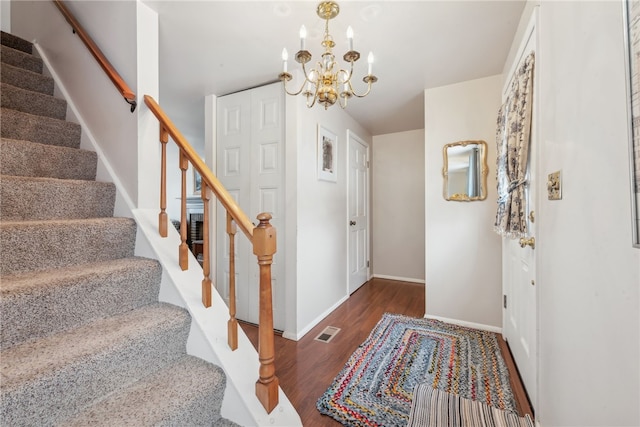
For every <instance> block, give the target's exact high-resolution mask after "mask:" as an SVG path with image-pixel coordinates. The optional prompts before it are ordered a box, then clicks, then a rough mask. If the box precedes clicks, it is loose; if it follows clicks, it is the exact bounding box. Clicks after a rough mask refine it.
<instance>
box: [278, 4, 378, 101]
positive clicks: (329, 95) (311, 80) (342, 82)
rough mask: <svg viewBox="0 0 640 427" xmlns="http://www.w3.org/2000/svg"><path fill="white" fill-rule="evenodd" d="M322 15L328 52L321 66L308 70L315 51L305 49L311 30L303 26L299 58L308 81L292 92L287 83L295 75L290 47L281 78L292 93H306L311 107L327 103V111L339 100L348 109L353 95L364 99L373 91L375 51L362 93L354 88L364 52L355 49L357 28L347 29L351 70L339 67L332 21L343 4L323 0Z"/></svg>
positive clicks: (319, 7) (346, 54) (284, 60)
mask: <svg viewBox="0 0 640 427" xmlns="http://www.w3.org/2000/svg"><path fill="white" fill-rule="evenodd" d="M316 12H317V14H318V16H319V17H320V18H322V19H324V20H325V21H326V22H325V29H324V38H323V40H322V43H321V45H322V47H324V53H323V54H322V57H321V60H320V61H318V63H317V68H312V69H311V70H309V71H307V68H306V64H307V63H308V62H309V61H311V52H309V51H308V50H306V49H305V39H306V37H307V30H306V28H305V27H304V25H303V26H302V27H301V28H300V50H299V51H298V52H297V53H296V56H295V60H296V61H297V62H298V63H299V64H300V65H301V66H302V72H303V73H304V81H303V82H302V86H300V90H298V91H297V92H289V90H288V89H287V82H288V81H289V80H291V79H292V78H293V76H292V75H291V74H290V73H289V72H287V60H288V57H289V55H288V53H287V50H286V49H283V50H282V62H283V71H282V73H280V75H279V78H280V80H282V83H283V86H284V90H285V92H286V93H288V94H289V95H293V96H295V95H299V94H301V93H302V94H303V95H304V96H306V97H307V107H309V108H311V107H313V106H314V105H315V103H316V102H318V103H320V104H322V105H324V109H325V110H326V109H327V108H329V107H330V106H332V105H333V104H335V103H336V101H338V104H340V107H342V108H345V107H346V106H347V101H348V100H349V98H351V97H352V96H355V97H357V98H364V97H365V96H367V95H368V94H369V92H371V85H372V84H373V83H375V82H377V81H378V78H377V77H376V76H374V75H373V74H371V67H372V65H373V54H372V53H371V52H369V56H368V63H369V71H368V73H367V75H366V76H364V78H363V79H362V80H363V81H364V82H365V83H366V84H367V90H366V91H365V92H364V93H362V94H358V93H356V92H355V91H354V89H353V86H352V84H351V78H352V77H353V64H354V63H355V62H356V61H357V60H358V59H360V52H358V51H356V50H353V30H352V29H351V27H349V28H348V29H347V39H348V41H349V51H348V52H347V53H345V54H344V56H343V58H344V60H345V62H348V63H349V70H348V71H347V70H345V69H341V68H339V66H338V64H337V63H336V61H335V56H334V55H333V51H332V49H333V47H334V46H335V45H336V44H335V42H334V41H333V37H331V34H329V20H330V19H333V18H335V17H336V16H337V15H338V13H339V12H340V7H339V6H338V4H337V3H335V2H333V1H323V2H321V3H320V4H319V5H318V8H317V10H316Z"/></svg>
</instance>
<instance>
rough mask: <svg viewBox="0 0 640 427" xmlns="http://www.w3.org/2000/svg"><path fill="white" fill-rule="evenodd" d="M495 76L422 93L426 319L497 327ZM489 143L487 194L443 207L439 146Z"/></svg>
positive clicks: (499, 272) (499, 282)
mask: <svg viewBox="0 0 640 427" xmlns="http://www.w3.org/2000/svg"><path fill="white" fill-rule="evenodd" d="M501 83H502V79H501V76H500V75H498V76H492V77H486V78H483V79H478V80H473V81H468V82H463V83H458V84H454V85H449V86H443V87H439V88H434V89H427V90H426V91H425V141H426V143H425V180H426V181H425V182H426V186H425V190H426V200H425V216H426V230H425V235H426V249H425V252H426V262H425V264H426V283H427V288H426V314H427V315H431V316H437V317H442V318H447V319H453V320H457V321H463V322H470V323H476V324H479V325H485V326H490V327H494V328H500V327H501V325H502V312H501V307H502V306H501V302H502V298H501V295H502V279H501V275H502V259H501V250H502V249H501V239H500V237H499V236H498V234H496V233H495V232H493V224H494V220H495V210H496V200H497V196H496V186H495V158H496V148H495V129H496V118H497V114H498V109H499V108H500V104H501V102H500V91H501ZM462 140H484V141H486V142H487V144H488V156H487V158H488V166H489V175H488V178H487V187H488V188H487V189H488V197H487V199H486V200H484V201H480V202H448V201H446V200H444V198H443V196H442V186H443V180H442V166H443V158H442V147H443V146H444V145H445V144H447V143H451V142H456V141H462Z"/></svg>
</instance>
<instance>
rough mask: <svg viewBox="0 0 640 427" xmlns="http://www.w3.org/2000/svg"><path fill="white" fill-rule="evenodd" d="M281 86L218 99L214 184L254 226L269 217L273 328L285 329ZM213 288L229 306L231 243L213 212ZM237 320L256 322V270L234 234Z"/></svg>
mask: <svg viewBox="0 0 640 427" xmlns="http://www.w3.org/2000/svg"><path fill="white" fill-rule="evenodd" d="M283 98H284V97H283V93H282V87H281V84H279V83H277V84H271V85H267V86H261V87H258V88H254V89H250V90H246V91H243V92H238V93H234V94H231V95H227V96H223V97H220V98H218V106H217V115H218V117H217V123H218V125H217V129H218V130H217V138H216V139H217V142H216V143H217V147H216V151H217V171H218V179H219V180H220V182H221V183H222V184H223V185H224V186H225V187H226V188H227V190H228V191H229V192H230V193H231V195H232V196H233V197H234V198H235V199H236V201H237V202H238V204H239V205H240V208H242V210H243V211H244V212H245V213H246V214H247V216H249V218H250V219H251V220H252V221H253V222H254V224H257V222H258V221H257V220H256V216H257V215H258V214H259V213H261V212H268V213H270V214H271V216H272V219H271V225H273V226H274V227H275V228H276V237H277V242H276V245H277V252H276V254H275V255H274V258H273V264H272V266H271V283H272V297H273V325H274V328H275V329H279V330H284V327H285V325H284V319H285V313H284V302H285V299H284V297H285V295H284V272H285V270H284V264H285V263H284V260H285V255H284V254H285V250H284V249H285V247H284V241H285V238H284V236H285V221H284V134H285V132H284V99H283ZM216 229H217V236H216V243H217V265H218V271H217V273H216V277H217V283H218V284H221V285H222V286H221V287H222V289H221V294H222V295H223V296H225V298H226V299H227V301H228V297H229V295H228V292H229V239H228V235H227V234H226V213H225V211H224V209H222V208H221V207H220V206H219V207H218V212H217V227H216ZM235 240H236V254H235V264H236V309H237V314H236V317H237V318H238V319H241V320H245V321H247V322H250V323H255V324H257V323H258V320H259V302H260V293H259V278H260V276H259V269H258V264H257V258H256V256H255V255H254V254H253V247H252V246H251V244H250V243H249V241H248V239H247V238H246V237H245V236H244V235H243V234H242V233H241V232H240V231H238V233H237V234H236V239H235Z"/></svg>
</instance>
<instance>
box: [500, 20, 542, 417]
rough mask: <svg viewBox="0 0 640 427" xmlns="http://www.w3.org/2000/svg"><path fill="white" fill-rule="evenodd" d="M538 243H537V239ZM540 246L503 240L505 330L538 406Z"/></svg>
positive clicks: (532, 40)
mask: <svg viewBox="0 0 640 427" xmlns="http://www.w3.org/2000/svg"><path fill="white" fill-rule="evenodd" d="M536 17H537V13H534V14H533V17H532V22H531V23H530V24H529V27H528V31H527V32H526V33H525V36H524V37H525V38H524V40H523V43H522V45H521V49H520V50H519V53H520V55H519V56H518V57H517V58H518V59H517V62H516V64H517V65H518V66H515V67H512V68H511V70H512V72H513V71H515V70H516V69H517V68H519V64H520V61H521V60H523V59H524V58H525V57H526V56H527V55H528V54H529V53H530V52H531V51H535V47H536V31H535V28H536V25H535V24H536ZM536 74H537V71H536V70H534V82H533V91H534V92H533V97H532V98H533V106H532V108H533V115H532V118H531V141H530V152H529V165H528V167H527V170H528V172H527V173H528V180H527V185H526V187H525V188H526V190H525V191H526V197H527V210H526V212H527V215H528V218H529V219H528V230H529V235H528V236H527V238H529V239H534V240H535V237H536V218H535V213H536V212H535V211H536V205H537V188H536V180H537V177H538V173H537V170H536V167H537V164H538V162H537V153H538V140H537V135H538V129H537V117H538V114H537V111H536V109H537V106H538V96H537V94H538V91H537V82H538V79H537V78H536V77H535V76H536ZM534 246H535V243H534ZM536 250H537V248H534V247H533V246H531V245H525V246H524V247H522V246H521V244H520V241H519V240H517V239H515V240H514V239H508V238H503V240H502V254H503V255H502V265H503V268H502V287H503V293H504V297H503V298H504V301H503V317H502V324H503V326H502V327H503V334H504V338H505V339H506V340H507V343H508V344H509V348H510V349H511V353H512V354H513V358H514V361H515V363H516V365H517V367H518V371H519V373H520V376H521V377H522V382H523V383H524V386H525V388H526V390H527V394H528V395H529V400H530V402H531V405H532V406H533V407H534V408H535V407H536V403H537V400H536V399H537V360H538V359H537V357H538V353H537V336H538V334H537V331H538V328H537V286H538V284H537V283H536Z"/></svg>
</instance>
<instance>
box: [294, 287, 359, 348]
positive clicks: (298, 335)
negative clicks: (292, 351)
mask: <svg viewBox="0 0 640 427" xmlns="http://www.w3.org/2000/svg"><path fill="white" fill-rule="evenodd" d="M348 298H349V295H345V296H344V297H342V298H340V300H338V302H336V303H335V304H334V305H332V306H331V307H329V308H328V309H326V310H325V311H324V313H322V314H321V315H320V316H318V317H316V318H315V319H313V320H312V321H311V322H309V324H308V325H307V326H305V327H304V328H303V329H302V330H301V331H299V332H297V333H296V332H289V331H284V332H283V333H282V337H283V338H286V339H288V340H292V341H300V339H301V338H302V337H303V336H305V335H306V334H307V333H308V332H309V331H310V330H311V329H313V328H314V327H315V326H316V325H317V324H318V323H320V322H322V320H324V318H325V317H327V316H328V315H330V314H331V313H332V312H333V311H334V310H335V309H336V308H338V307H339V306H340V305H342V303H343V302H345V301H346V300H347V299H348Z"/></svg>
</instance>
